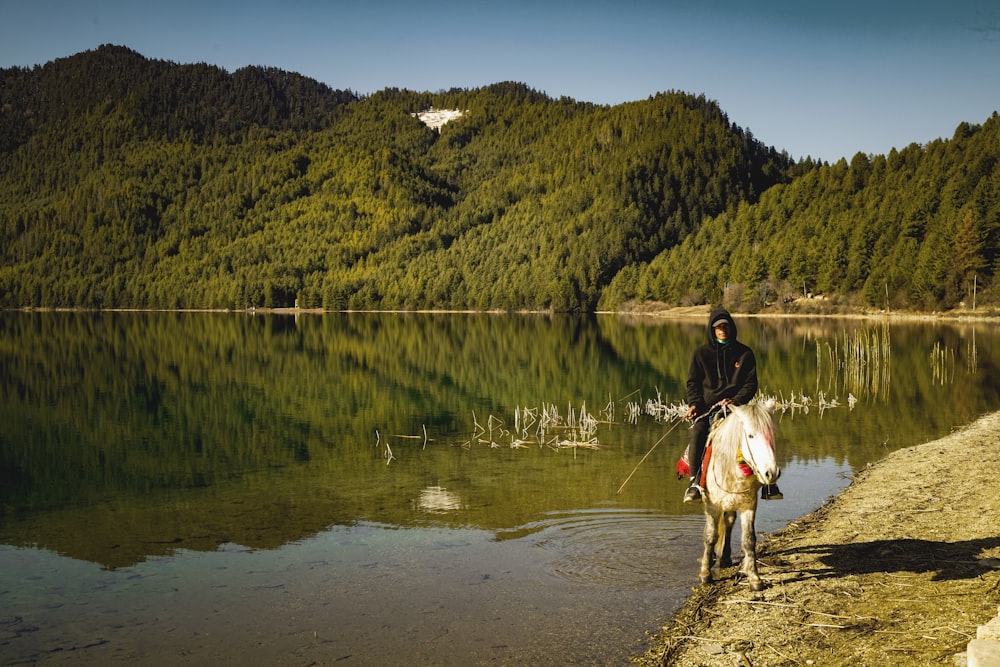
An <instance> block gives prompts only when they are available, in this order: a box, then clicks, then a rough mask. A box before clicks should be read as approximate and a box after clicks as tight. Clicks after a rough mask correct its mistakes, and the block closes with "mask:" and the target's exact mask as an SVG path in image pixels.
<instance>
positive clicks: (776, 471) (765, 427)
mask: <svg viewBox="0 0 1000 667" xmlns="http://www.w3.org/2000/svg"><path fill="white" fill-rule="evenodd" d="M731 410H732V412H733V415H735V416H736V417H737V418H738V419H739V421H740V423H741V424H742V426H743V439H742V442H741V443H740V449H741V451H742V454H743V460H744V461H745V462H746V464H747V465H749V466H750V469H751V470H753V474H754V475H756V477H757V480H758V481H759V482H760V483H761V484H764V485H767V484H774V483H775V482H776V481H778V477H780V476H781V469H780V468H779V467H778V462H777V460H776V459H775V457H774V421H773V420H772V419H771V411H772V410H773V404H771V403H751V404H749V405H736V406H733V407H732V408H731Z"/></svg>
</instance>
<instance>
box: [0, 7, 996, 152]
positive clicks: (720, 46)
mask: <svg viewBox="0 0 1000 667" xmlns="http://www.w3.org/2000/svg"><path fill="white" fill-rule="evenodd" d="M101 44H117V45H122V46H128V47H130V48H132V49H134V50H136V51H138V52H139V53H141V54H142V55H144V56H147V57H149V58H157V59H162V60H169V61H173V62H177V63H193V62H206V63H209V64H213V65H218V66H220V67H223V68H224V69H226V70H229V71H233V70H235V69H238V68H240V67H243V66H246V65H265V66H272V67H278V68H280V69H284V70H289V71H294V72H299V73H301V74H304V75H306V76H309V77H313V78H315V79H318V80H320V81H322V82H324V83H326V84H327V85H329V86H331V87H333V88H339V89H350V90H353V91H355V92H357V93H361V94H369V93H373V92H376V91H378V90H381V89H383V88H386V87H399V88H408V89H411V90H417V91H431V92H434V91H438V90H446V89H448V88H452V87H464V88H475V87H479V86H484V85H488V84H490V83H496V82H498V81H519V82H522V83H525V84H527V85H529V86H531V87H532V88H535V89H537V90H540V91H543V92H545V93H547V94H549V95H550V96H552V97H559V96H562V95H566V96H569V97H572V98H575V99H577V100H581V101H589V102H596V103H600V104H618V103H621V102H625V101H631V100H639V99H644V98H646V97H648V96H649V95H652V94H654V93H656V92H659V91H665V90H682V91H685V92H691V93H696V94H698V93H703V94H705V95H706V96H707V97H708V98H710V99H714V100H717V101H718V102H719V105H720V106H721V107H722V109H723V110H724V111H725V112H726V113H727V114H728V115H729V118H730V120H731V121H733V122H735V123H736V124H737V125H740V126H741V127H744V128H747V129H749V130H750V131H751V132H753V134H754V135H755V136H756V137H757V138H758V139H760V140H761V141H764V142H765V143H767V144H769V145H772V146H775V147H776V148H778V149H779V150H787V151H788V153H789V154H790V155H791V156H792V157H795V158H801V157H805V156H806V155H810V156H812V157H814V158H820V159H823V160H828V161H830V162H835V161H836V160H838V159H839V158H841V157H847V158H848V159H850V157H851V156H853V155H854V154H855V153H857V152H858V151H861V152H863V153H872V154H879V153H881V154H884V153H888V152H889V150H890V149H891V148H893V147H896V148H902V147H904V146H906V145H908V144H910V143H911V142H917V143H921V144H923V143H927V142H928V141H931V140H933V139H936V138H939V137H946V138H947V137H950V136H951V135H952V133H953V131H954V129H955V127H956V126H957V125H958V124H959V123H960V122H962V121H968V122H971V123H977V124H978V123H982V122H983V121H985V120H986V119H987V118H988V117H989V116H990V115H991V114H992V113H993V111H995V110H998V111H1000V4H998V3H997V1H996V0H949V1H947V2H945V1H941V0H937V1H933V2H930V1H927V0H886V1H881V0H864V1H859V0H840V1H839V2H823V3H820V2H813V1H812V0H765V1H763V2H754V1H753V0H744V1H742V2H736V1H734V0H677V1H673V0H661V1H656V0H579V1H576V2H570V1H568V0H564V1H561V2H549V1H547V0H533V1H526V0H509V1H507V2H479V1H478V0H461V1H460V0H425V1H424V2H420V1H419V0H356V1H355V2H341V1H338V0H332V1H327V2H323V1H320V0H281V1H279V0H273V1H271V2H261V1H257V0H244V1H242V2H233V1H228V0H227V1H214V0H200V1H195V0H173V1H172V2H158V1H156V0H149V1H148V2H146V1H143V0H62V1H59V0H0V67H11V66H15V65H17V66H32V65H36V64H44V63H46V62H49V61H50V60H53V59H56V58H62V57H66V56H70V55H73V54H75V53H79V52H80V51H85V50H88V49H95V48H97V47H98V46H100V45H101Z"/></svg>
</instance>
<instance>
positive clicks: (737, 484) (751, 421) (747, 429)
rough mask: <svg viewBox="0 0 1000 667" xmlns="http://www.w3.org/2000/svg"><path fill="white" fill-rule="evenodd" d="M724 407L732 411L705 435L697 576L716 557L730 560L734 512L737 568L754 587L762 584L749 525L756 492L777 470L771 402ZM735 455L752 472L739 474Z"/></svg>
mask: <svg viewBox="0 0 1000 667" xmlns="http://www.w3.org/2000/svg"><path fill="white" fill-rule="evenodd" d="M729 410H730V411H731V414H730V415H729V416H727V417H726V418H725V419H723V420H721V421H719V422H716V423H715V424H714V425H713V427H712V431H711V433H710V434H709V440H710V442H711V445H712V454H711V457H710V458H709V461H708V469H707V471H706V475H705V493H704V494H703V498H704V503H705V551H704V554H703V556H702V559H701V570H700V572H699V577H700V579H701V582H702V583H709V582H711V581H712V566H713V565H714V564H715V562H716V559H718V563H719V566H720V567H728V566H729V565H730V564H731V560H732V553H731V552H732V549H731V545H730V540H731V537H732V532H733V525H734V524H735V523H736V516H737V513H739V516H740V532H741V533H742V540H741V544H740V546H741V548H742V551H743V562H742V564H741V565H740V572H741V573H743V574H744V575H745V576H746V577H747V579H748V580H749V582H750V588H751V589H753V590H755V591H759V590H761V588H763V584H762V583H761V580H760V576H759V575H758V574H757V553H756V552H757V533H756V531H755V528H754V519H755V516H756V512H757V498H758V492H759V491H760V488H761V486H762V485H765V484H773V483H774V482H776V481H777V479H778V476H779V475H780V474H781V471H780V470H779V469H778V464H777V461H776V459H775V456H774V422H773V421H772V419H771V410H772V406H770V405H766V404H760V403H751V404H750V405H741V406H732V407H730V408H729ZM740 458H742V460H743V461H744V462H745V463H746V464H747V465H748V466H749V467H750V469H751V471H752V473H753V474H752V475H750V476H747V475H745V474H744V473H743V471H742V470H741V468H740V465H739V462H740V461H739V460H740Z"/></svg>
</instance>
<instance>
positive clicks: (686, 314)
mask: <svg viewBox="0 0 1000 667" xmlns="http://www.w3.org/2000/svg"><path fill="white" fill-rule="evenodd" d="M712 308H713V306H711V305H702V306H667V305H664V304H655V305H650V306H647V307H643V306H637V307H634V308H632V309H621V310H595V311H589V312H587V313H557V312H555V311H552V310H498V309H485V310H484V309H433V308H431V309H372V310H350V309H347V310H328V309H325V308H297V307H278V308H253V307H251V308H85V307H74V306H66V307H61V306H57V307H42V306H18V307H10V308H0V312H9V313H221V314H236V315H292V316H298V315H326V314H353V313H394V314H399V315H410V314H414V315H415V314H422V315H548V316H551V315H560V314H567V315H573V314H575V315H602V316H608V315H611V316H615V317H622V318H638V319H650V320H657V319H664V320H673V319H697V318H705V317H708V314H709V312H710V311H711V309H712ZM730 312H731V313H732V315H733V317H735V318H743V317H748V318H768V319H770V318H774V319H793V318H830V319H859V320H892V321H906V320H916V321H945V322H1000V310H996V309H994V308H978V309H976V310H964V309H963V310H951V311H934V312H924V311H904V310H900V311H885V310H864V309H859V310H831V309H828V310H823V309H818V310H816V311H815V312H811V311H810V312H798V311H787V310H762V311H758V312H755V313H745V312H740V311H733V310H731V311H730Z"/></svg>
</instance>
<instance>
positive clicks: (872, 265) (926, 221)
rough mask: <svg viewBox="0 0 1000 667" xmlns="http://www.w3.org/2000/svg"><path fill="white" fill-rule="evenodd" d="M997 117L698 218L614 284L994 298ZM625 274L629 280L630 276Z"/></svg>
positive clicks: (687, 297) (822, 171) (693, 298)
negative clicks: (677, 240)
mask: <svg viewBox="0 0 1000 667" xmlns="http://www.w3.org/2000/svg"><path fill="white" fill-rule="evenodd" d="M998 161H1000V117H998V116H997V114H996V112H994V114H993V116H992V117H991V118H989V119H988V120H987V121H986V122H985V123H984V124H983V125H982V126H977V125H970V124H967V123H962V124H961V125H959V126H958V128H957V129H956V130H955V134H954V136H953V137H952V139H951V140H949V141H940V140H939V141H934V142H931V143H930V144H928V145H927V146H924V147H921V146H918V145H916V144H912V145H910V146H907V147H906V148H903V149H902V150H895V149H893V150H892V151H891V152H890V153H889V155H888V156H883V155H876V156H872V157H870V156H865V155H862V154H857V155H855V156H854V158H853V159H852V160H851V162H850V164H848V163H847V162H846V161H845V160H841V161H840V162H838V163H837V164H834V165H828V166H822V167H819V168H817V169H814V170H812V171H810V172H808V173H806V174H804V175H802V176H800V177H798V178H796V179H795V180H794V181H793V182H791V183H788V184H785V185H780V186H777V187H775V188H772V189H771V190H768V191H767V192H765V193H764V194H763V195H762V196H761V198H760V201H759V203H757V204H756V205H752V206H750V205H740V206H739V207H738V209H736V210H731V211H727V212H726V213H725V214H723V215H720V216H718V217H716V218H714V219H712V220H709V221H706V222H705V224H703V225H702V226H701V228H700V229H699V230H698V232H697V233H696V234H692V235H690V236H688V237H687V238H685V239H684V241H683V243H681V244H680V245H678V246H676V247H673V248H670V249H668V250H667V251H665V252H664V253H663V254H661V255H660V256H658V257H657V258H656V259H655V260H653V261H652V262H651V263H650V264H649V265H648V266H646V267H644V268H643V269H642V270H641V271H639V272H637V273H636V274H634V275H632V276H626V275H625V274H623V275H622V276H619V277H618V279H617V283H616V285H615V289H616V290H618V291H619V292H622V293H626V294H628V295H629V296H633V297H635V298H637V299H639V300H642V299H658V300H664V301H667V302H680V303H700V302H702V300H704V299H706V298H711V295H716V294H719V289H720V286H722V287H723V289H724V292H725V293H726V294H725V296H724V299H725V300H727V301H730V302H731V303H738V304H742V305H743V306H744V307H746V308H747V309H750V310H755V309H758V308H761V307H763V305H764V304H765V303H772V302H778V303H787V302H789V301H790V300H792V299H794V298H796V297H798V296H802V295H803V294H806V295H809V294H813V295H819V294H822V295H825V296H827V297H830V298H832V299H833V300H835V301H837V300H839V301H845V300H850V301H852V302H860V303H862V304H866V305H869V306H878V307H880V308H890V309H898V308H906V309H916V310H926V311H932V310H940V309H950V308H954V307H956V306H957V305H959V304H962V303H964V304H965V307H967V308H971V307H972V306H973V304H974V303H975V304H976V305H978V306H983V305H987V306H991V307H994V308H995V307H996V306H997V301H998V298H997V295H996V294H995V292H994V290H993V289H991V286H992V284H993V280H994V276H995V274H996V273H997V270H998V269H1000V169H998ZM626 278H627V280H626Z"/></svg>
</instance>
